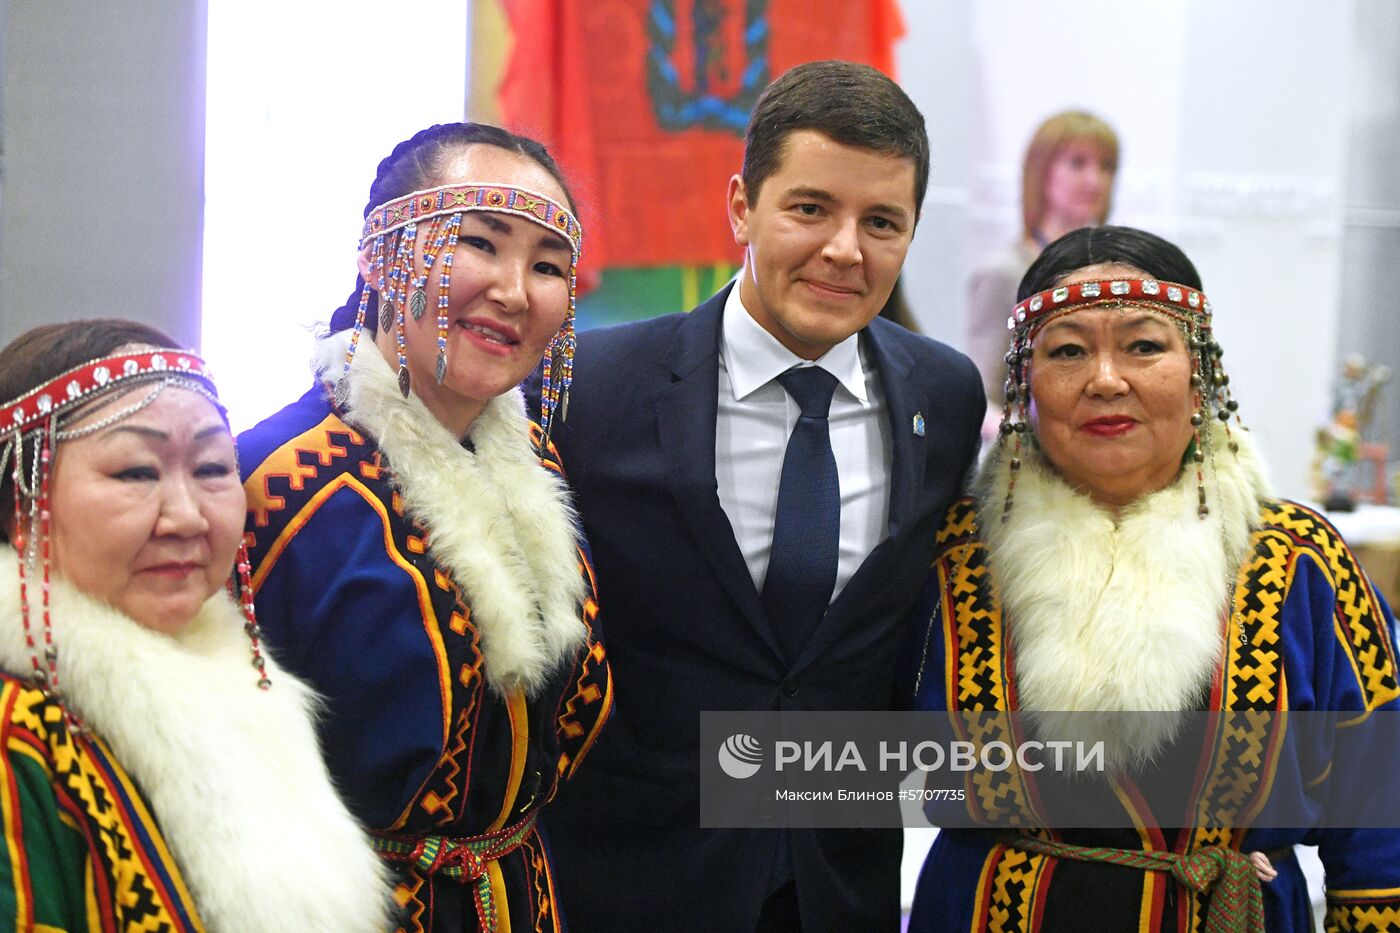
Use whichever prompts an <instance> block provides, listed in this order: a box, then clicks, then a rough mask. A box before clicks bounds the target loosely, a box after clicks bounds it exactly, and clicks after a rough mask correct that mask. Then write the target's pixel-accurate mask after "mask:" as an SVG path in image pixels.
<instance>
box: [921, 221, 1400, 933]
mask: <svg viewBox="0 0 1400 933" xmlns="http://www.w3.org/2000/svg"><path fill="white" fill-rule="evenodd" d="M1007 314H1008V315H1009V318H1007V319H1006V324H1007V327H1008V329H1009V333H1010V347H1009V352H1008V353H1007V354H1006V390H1007V391H1006V402H1005V404H1004V407H1003V410H1002V412H1003V413H1002V421H1001V428H1000V440H999V441H998V442H997V446H996V447H995V448H994V449H993V451H992V453H991V455H990V457H989V458H988V460H987V462H986V463H985V464H984V466H983V468H982V471H981V475H980V476H979V478H978V480H977V483H976V487H975V495H974V496H972V497H969V498H967V499H964V500H962V501H959V502H957V503H954V505H953V507H952V508H951V509H950V510H949V512H948V514H947V516H946V518H945V520H944V524H943V527H942V529H941V530H940V531H939V533H938V546H937V550H936V551H935V557H934V563H933V568H932V571H931V573H930V576H929V578H928V584H927V586H926V589H925V593H924V599H923V603H922V612H923V618H924V619H925V620H927V621H926V623H925V625H924V627H923V628H922V630H921V631H920V632H919V639H920V641H919V649H918V650H917V651H916V652H914V654H916V655H917V656H919V663H920V667H919V671H918V674H917V675H915V676H913V677H911V680H912V681H913V686H914V691H915V704H914V705H915V706H917V707H918V708H922V709H928V710H939V711H947V712H948V713H949V714H958V715H956V716H953V717H950V718H952V719H953V720H954V721H955V722H958V723H966V722H975V721H979V717H982V714H986V713H994V714H999V713H1009V712H1021V713H1025V714H1026V715H1025V716H1023V717H1022V718H1021V719H1020V721H1019V722H1020V724H1023V725H1024V726H1025V728H1027V729H1028V730H1030V731H1031V732H1033V733H1035V737H1036V738H1040V739H1044V740H1045V741H1046V742H1047V743H1048V742H1049V741H1050V740H1052V739H1055V738H1063V737H1065V735H1066V734H1067V736H1068V737H1069V738H1074V737H1076V736H1079V735H1088V736H1090V737H1091V738H1095V739H1100V740H1103V741H1104V743H1105V746H1106V756H1105V757H1106V758H1107V768H1106V769H1105V773H1104V774H1102V775H1100V774H1092V773H1089V774H1074V775H1072V776H1070V777H1068V778H1063V779H1058V778H1057V776H1056V775H1055V774H1054V770H1053V769H1052V768H1044V769H1043V773H1039V772H1037V770H1036V768H1035V766H1034V764H1031V765H1026V766H1025V767H1022V764H1023V763H1022V762H1020V761H1018V762H1017V764H1016V765H1015V766H1013V767H1009V768H1007V769H1006V770H1004V771H1001V772H996V773H992V772H990V771H988V770H983V771H981V772H978V773H975V774H974V775H972V776H970V777H969V779H968V781H967V783H966V784H965V785H964V793H965V799H966V800H967V801H968V802H969V803H968V810H969V812H970V813H971V816H972V818H973V819H972V822H973V823H974V824H975V825H976V826H978V827H979V828H954V829H945V830H943V831H941V832H940V833H939V836H938V839H937V841H936V842H935V844H934V847H933V850H932V851H931V852H930V853H929V856H928V859H927V861H926V862H925V863H924V870H923V873H922V876H921V878H920V882H919V887H918V891H917V894H916V897H915V903H914V911H913V916H912V918H911V923H910V929H911V930H913V931H920V933H935V931H938V933H941V931H945V930H960V931H973V933H981V931H990V930H1005V931H1023V933H1030V931H1032V930H1034V931H1037V933H1057V931H1075V933H1077V931H1083V930H1094V931H1096V933H1115V931H1134V933H1136V931H1142V930H1151V931H1183V933H1195V931H1200V930H1204V931H1207V933H1224V931H1235V930H1237V931H1241V933H1243V931H1258V930H1261V929H1267V930H1269V931H1271V933H1287V931H1293V930H1311V929H1312V906H1311V904H1310V902H1309V897H1308V891H1307V885H1306V883H1305V881H1304V877H1303V872H1302V869H1301V868H1300V865H1299V862H1298V860H1297V858H1296V857H1295V856H1294V853H1293V847H1294V845H1295V844H1305V845H1313V846H1317V847H1318V853H1319V856H1320V858H1321V860H1322V863H1323V866H1324V868H1325V869H1326V872H1327V902H1328V903H1327V911H1328V926H1327V928H1328V929H1329V930H1332V929H1336V930H1363V929H1364V930H1397V929H1400V832H1397V831H1396V830H1393V829H1387V828H1377V827H1383V826H1385V825H1386V821H1387V819H1389V818H1390V817H1388V816H1387V814H1384V813H1379V814H1378V813H1376V812H1375V811H1374V810H1371V811H1366V810H1364V805H1365V804H1366V803H1367V801H1368V797H1369V796H1370V795H1373V794H1375V795H1379V794H1381V793H1383V791H1380V790H1378V789H1376V787H1375V785H1376V784H1377V781H1378V780H1381V781H1384V780H1385V775H1384V774H1378V773H1377V772H1378V770H1379V769H1378V768H1377V767H1376V757H1375V756H1376V755H1377V752H1378V750H1377V749H1374V748H1372V749H1368V748H1367V747H1366V744H1365V743H1366V742H1367V741H1368V737H1369V736H1373V735H1374V733H1372V732H1367V731H1366V730H1363V729H1358V728H1345V729H1344V728H1342V726H1343V725H1345V726H1348V727H1355V726H1358V725H1359V724H1361V723H1363V722H1367V721H1370V723H1371V725H1370V726H1369V727H1368V728H1377V727H1379V726H1380V725H1381V724H1383V722H1384V721H1385V720H1386V716H1383V715H1381V714H1380V713H1381V712H1382V711H1384V712H1385V713H1387V714H1389V715H1391V716H1392V717H1393V715H1394V713H1395V712H1396V711H1397V710H1400V683H1397V679H1396V674H1397V669H1396V652H1395V642H1394V635H1393V632H1394V618H1393V617H1392V616H1391V613H1390V610H1389V608H1388V607H1387V606H1386V605H1385V602H1384V600H1383V599H1382V598H1381V597H1380V596H1379V595H1378V594H1377V593H1376V592H1375V590H1374V588H1373V587H1372V586H1371V583H1370V581H1369V580H1368V579H1367V578H1366V575H1365V573H1364V571H1363V570H1362V569H1361V566H1360V565H1359V564H1358V563H1357V561H1356V558H1355V557H1354V556H1353V555H1352V553H1351V552H1350V551H1349V550H1348V548H1347V546H1346V544H1345V542H1343V541H1342V539H1341V538H1340V537H1339V536H1338V535H1337V533H1336V531H1335V530H1334V529H1333V528H1332V527H1331V526H1330V525H1329V524H1328V523H1327V520H1326V518H1325V517H1323V516H1322V515H1320V514H1318V513H1317V512H1315V511H1313V510H1311V509H1309V508H1307V507H1306V506H1303V505H1300V504H1297V503H1293V502H1287V501H1282V500H1279V499H1278V498H1277V497H1276V496H1275V495H1274V494H1273V492H1272V491H1271V489H1270V484H1269V482H1268V479H1267V476H1266V471H1265V468H1264V463H1263V458H1262V457H1261V455H1260V454H1259V452H1258V450H1257V449H1256V447H1255V445H1254V444H1253V443H1252V441H1251V438H1250V433H1249V432H1248V431H1246V430H1244V429H1243V426H1242V425H1241V424H1240V423H1239V417H1238V407H1239V406H1238V403H1237V402H1236V400H1235V398H1234V396H1233V394H1232V391H1231V387H1230V381H1229V378H1228V376H1227V375H1226V373H1225V370H1224V367H1223V365H1222V354H1223V352H1224V351H1223V350H1222V348H1221V346H1220V344H1219V343H1218V342H1217V340H1216V338H1215V336H1214V329H1213V317H1214V311H1213V309H1212V307H1211V305H1210V302H1209V301H1207V300H1206V297H1205V295H1204V294H1203V293H1202V290H1201V281H1200V276H1199V275H1198V273H1197V271H1196V268H1195V266H1194V265H1193V264H1192V263H1191V261H1190V260H1189V259H1188V258H1187V257H1186V256H1185V254H1183V253H1182V251H1181V250H1180V249H1178V248H1177V247H1175V246H1173V245H1172V244H1171V243H1168V242H1166V241H1165V240H1163V239H1161V238H1160V237H1157V236H1154V235H1152V234H1150V233H1145V232H1143V231H1141V230H1134V229H1131V228H1127V227H1115V226H1103V227H1090V228H1083V229H1080V230H1076V231H1074V232H1072V233H1068V234H1066V235H1065V236H1063V237H1061V238H1060V239H1058V240H1056V241H1055V242H1053V243H1051V244H1050V245H1049V246H1047V247H1046V249H1045V251H1044V252H1043V253H1042V254H1041V255H1040V257H1039V258H1038V259H1037V260H1036V261H1035V263H1034V264H1033V265H1032V266H1031V267H1030V270H1029V271H1028V272H1027V273H1026V276H1025V278H1024V279H1023V280H1022V282H1021V285H1020V294H1019V297H1018V299H1017V303H1016V304H1015V305H1013V306H1012V307H1011V308H1008V309H1007ZM1322 711H1329V713H1330V712H1335V715H1333V716H1332V717H1331V719H1330V720H1329V721H1328V724H1327V725H1326V727H1325V728H1320V727H1318V726H1317V725H1316V723H1317V720H1318V719H1319V718H1322V717H1324V716H1326V715H1328V714H1327V713H1324V712H1322ZM1190 712H1198V713H1200V714H1201V715H1199V716H1191V715H1186V714H1187V713H1190ZM1284 713H1289V714H1294V715H1292V716H1291V717H1288V718H1285V717H1283V716H1282V714H1284ZM1207 714H1210V715H1207ZM1214 714H1221V715H1214ZM1225 714H1228V715H1225ZM1373 714H1374V715H1373ZM1004 718H1005V717H1003V719H1002V720H996V721H1004ZM993 719H994V717H985V718H981V719H980V721H981V722H983V723H985V722H988V721H992V720H993ZM1285 725H1286V726H1287V727H1288V728H1287V729H1285V728H1283V727H1284V726H1285ZM1308 725H1311V731H1307V730H1306V729H1305V726H1308ZM1270 728H1273V729H1274V731H1273V732H1269V731H1268V729H1270ZM1057 729H1060V730H1062V731H1060V732H1057V731H1056V730H1057ZM1063 730H1067V733H1066V732H1065V731H1063ZM998 734H1000V733H998ZM1012 740H1013V741H1015V739H1014V738H1013V739H1012ZM1382 767H1384V764H1382ZM1350 803H1356V804H1357V806H1354V807H1351V808H1350V811H1349V812H1348V811H1346V810H1344V809H1343V808H1342V804H1350ZM959 807H960V808H961V807H962V805H961V804H960V805H959ZM1389 813H1390V814H1393V813H1394V809H1393V808H1392V809H1391V810H1390V811H1389ZM961 815H962V816H966V815H967V814H966V813H964V814H961ZM944 822H951V820H945V821H944ZM963 825H964V826H966V825H967V824H966V823H964V824H963ZM980 827H985V828H980Z"/></svg>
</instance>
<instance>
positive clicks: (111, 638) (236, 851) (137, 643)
mask: <svg viewBox="0 0 1400 933" xmlns="http://www.w3.org/2000/svg"><path fill="white" fill-rule="evenodd" d="M4 552H5V553H3V554H0V667H3V668H4V669H5V670H7V671H10V672H12V673H15V672H24V671H27V670H29V667H30V659H29V653H28V649H27V648H26V647H25V640H24V633H23V631H22V624H21V621H20V617H19V593H18V590H19V586H18V582H17V568H16V557H15V555H14V554H13V552H11V551H10V549H9V548H5V549H4ZM52 606H53V609H52V617H53V625H54V633H55V634H54V637H55V639H56V641H57V642H58V645H59V650H60V660H59V674H60V676H61V678H62V684H63V688H64V694H65V696H66V697H67V700H66V702H67V703H69V704H71V706H72V708H73V710H74V711H75V712H76V713H77V714H78V716H80V717H81V718H82V719H83V721H84V722H85V723H86V725H87V726H88V727H89V728H91V729H92V730H94V731H95V732H96V733H97V734H98V735H100V736H101V737H102V738H103V739H104V740H106V742H107V744H108V745H109V746H110V748H111V749H112V751H113V753H114V754H115V755H116V758H117V760H118V761H119V762H121V765H122V767H123V768H125V769H126V771H127V773H129V774H130V775H131V776H132V778H133V779H135V781H136V783H137V784H138V785H139V786H140V788H141V791H142V794H143V796H144V797H145V800H146V802H147V803H148V804H149V805H150V808H151V810H152V812H153V813H154V814H155V818H156V821H157V823H158V824H159V825H160V828H161V832H162V833H163V834H164V836H165V839H166V842H167V843H169V845H170V851H171V854H172V855H173V856H174V857H175V861H176V863H177V864H178V865H179V866H180V870H181V871H182V873H183V874H184V876H185V880H186V882H187V883H188V885H189V889H190V893H191V894H192V895H193V897H194V901H195V904H196V905H197V907H198V910H199V912H200V915H201V917H202V918H203V919H204V922H205V925H206V926H207V927H208V928H209V929H211V930H270V931H286V933H293V931H302V930H346V931H364V933H370V931H375V930H380V929H383V928H384V924H385V923H386V922H387V919H388V916H389V910H390V909H391V907H392V902H391V900H390V897H389V886H388V882H387V878H386V873H385V871H384V868H383V866H382V864H381V862H380V860H379V857H378V856H377V855H375V854H374V852H373V851H372V850H371V849H370V846H369V842H368V840H367V839H366V837H365V835H364V834H363V833H362V832H361V831H360V829H359V827H358V826H357V825H356V824H355V821H354V819H353V818H352V817H351V816H350V814H349V812H348V811H347V810H346V809H345V806H344V804H342V803H341V801H340V798H339V797H338V796H337V795H336V793H335V790H334V788H333V787H332V786H331V779H330V775H329V774H328V773H327V771H326V768H325V765H324V764H323V763H322V761H321V754H320V748H319V746H318V744H317V740H316V732H315V728H314V726H313V714H314V709H315V705H316V703H315V698H314V696H313V695H312V694H311V692H310V691H309V690H308V689H307V688H306V687H305V686H304V685H303V684H301V683H300V682H299V681H298V680H297V679H296V678H294V677H293V676H292V675H290V674H288V673H286V672H284V671H282V670H280V669H279V668H277V666H276V665H275V663H273V661H272V659H270V658H269V659H268V665H267V670H268V677H270V678H271V680H272V688H271V689H270V690H267V691H263V690H259V689H258V688H257V685H256V680H257V672H256V671H255V670H254V669H253V667H252V666H251V665H250V663H249V660H250V654H249V648H248V639H247V637H246V636H245V635H244V632H243V617H242V616H241V615H240V614H239V612H238V609H237V607H236V606H234V604H233V603H232V602H231V601H230V600H229V599H228V597H227V596H226V594H224V593H222V592H220V593H216V594H215V595H214V596H213V597H212V598H210V600H209V601H208V602H207V603H205V605H204V608H203V609H202V610H201V611H200V613H199V614H198V615H197V616H196V617H195V619H194V621H193V622H191V623H190V624H189V626H187V627H186V628H185V629H184V631H182V632H180V633H179V634H178V635H176V636H173V637H172V636H169V635H162V634H160V633H158V632H152V631H150V630H149V629H145V628H143V627H141V626H140V625H138V624H137V623H136V622H134V621H132V620H131V619H130V618H128V617H127V616H125V615H123V614H121V613H120V612H118V611H117V610H115V609H113V608H112V607H110V606H108V605H106V604H104V603H100V602H98V601H96V600H94V599H92V598H91V597H89V596H87V595H86V594H84V593H81V592H79V591H77V590H75V589H74V588H73V587H71V586H69V585H67V584H66V583H65V582H64V581H63V580H62V579H57V580H55V581H54V583H53V585H52Z"/></svg>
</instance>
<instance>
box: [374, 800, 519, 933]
mask: <svg viewBox="0 0 1400 933" xmlns="http://www.w3.org/2000/svg"><path fill="white" fill-rule="evenodd" d="M538 813H539V811H538V810H535V811H533V812H531V813H529V814H528V815H526V816H525V817H523V818H522V819H521V820H520V822H518V823H516V824H515V825H514V826H507V827H506V828H505V829H498V830H496V832H494V833H487V834H485V835H482V836H394V835H388V834H384V835H375V836H372V837H371V838H370V843H371V845H372V846H373V847H374V851H375V852H378V853H379V857H380V858H382V859H384V860H385V861H386V862H395V863H398V864H403V865H411V866H413V867H414V868H416V869H418V871H419V872H421V873H422V874H423V875H432V874H440V875H446V876H447V877H449V878H451V879H452V880H454V881H458V882H461V883H462V884H467V883H469V882H471V883H473V884H474V888H473V891H472V897H473V899H474V900H475V901H476V916H477V919H478V921H479V922H478V927H479V929H480V933H495V930H496V902H495V899H494V898H493V897H492V896H491V878H490V876H489V875H488V874H487V872H486V865H487V863H488V862H493V861H496V860H497V859H500V858H503V857H505V856H507V855H509V854H510V853H512V852H514V851H515V850H516V849H518V848H520V846H521V843H523V842H524V841H525V837H526V836H528V835H529V834H530V830H532V829H534V828H535V817H536V816H537V815H538Z"/></svg>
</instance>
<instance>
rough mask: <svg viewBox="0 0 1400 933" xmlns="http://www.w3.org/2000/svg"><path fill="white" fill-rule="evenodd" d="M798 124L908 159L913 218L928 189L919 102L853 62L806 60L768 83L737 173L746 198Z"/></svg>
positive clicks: (753, 195) (754, 196)
mask: <svg viewBox="0 0 1400 933" xmlns="http://www.w3.org/2000/svg"><path fill="white" fill-rule="evenodd" d="M796 130H815V131H816V132H818V133H822V134H824V135H826V136H829V137H831V138H832V139H833V140H835V141H836V142H838V143H841V144H842V145H845V146H860V147H861V148H864V149H873V150H875V151H876V152H881V153H885V154H887V155H895V156H901V157H903V158H907V159H911V160H912V161H913V162H914V216H915V218H916V219H917V218H918V216H919V212H920V210H921V209H922V207H923V203H924V192H925V191H926V190H927V189H928V132H927V131H926V130H925V129H924V115H923V114H921V113H919V108H918V107H915V106H914V102H913V101H912V100H910V99H909V95H907V94H905V93H904V91H903V90H902V89H901V88H900V86H899V85H898V84H895V83H894V81H892V80H891V79H890V78H889V77H888V76H887V75H885V74H884V73H882V72H881V71H879V70H878V69H875V68H872V67H870V66H869V65H860V64H857V63H855V62H843V61H822V62H808V63H807V64H805V65H798V66H797V67H795V68H792V69H789V70H788V71H785V72H784V73H783V74H782V76H781V77H779V78H778V80H776V81H774V82H773V83H772V84H770V85H768V88H767V89H766V90H765V91H764V92H763V95H762V96H761V97H759V99H758V103H757V104H755V105H754V109H753V115H752V116H751V117H750V118H749V129H748V133H747V135H746V136H745V138H744V168H743V179H744V188H745V189H746V190H747V192H748V197H749V200H750V201H751V202H754V201H757V200H758V193H759V189H760V188H761V187H762V186H763V182H764V181H766V180H767V179H768V177H769V176H770V175H772V174H773V173H774V172H776V171H777V170H778V167H779V166H780V165H781V164H782V160H783V155H784V146H785V145H786V143H787V137H788V135H789V134H790V133H792V132H794V131H796Z"/></svg>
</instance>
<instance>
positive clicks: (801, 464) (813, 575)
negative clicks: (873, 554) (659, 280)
mask: <svg viewBox="0 0 1400 933" xmlns="http://www.w3.org/2000/svg"><path fill="white" fill-rule="evenodd" d="M778 382H780V383H782V386H783V388H784V389H786V390H787V393H788V395H791V396H792V399H793V401H795V402H796V403H797V406H798V407H799V408H800V409H802V415H801V417H799V418H798V419H797V424H796V425H794V426H793V429H792V435H791V436H790V437H789V438H788V444H787V451H786V452H785V453H784V454H783V474H782V479H781V480H780V481H779V483H778V515H777V519H776V520H775V521H774V522H773V550H772V553H771V554H770V555H769V558H768V575H767V577H765V578H764V581H763V608H764V611H765V612H767V613H768V620H769V621H770V622H772V623H773V627H774V629H775V630H776V632H777V635H778V644H779V646H780V647H781V648H782V650H783V655H784V657H785V658H786V660H787V661H788V663H792V662H793V661H795V660H797V655H798V654H799V653H800V652H801V650H802V648H803V646H804V645H806V644H807V639H808V638H809V637H810V636H811V634H812V632H813V631H814V630H815V629H816V627H817V623H819V622H820V621H821V620H822V616H824V615H825V614H826V607H827V605H828V604H829V603H830V602H831V593H832V591H833V590H834V589H835V588H836V560H837V546H838V545H839V544H840V541H841V486H840V483H839V482H838V480H837V475H836V455H835V454H833V453H832V452H831V426H830V423H829V422H828V421H827V414H828V413H829V412H830V410H831V395H832V393H833V392H834V391H835V390H836V377H835V376H833V375H831V373H829V372H827V371H826V370H824V369H821V368H820V367H817V366H809V367H803V368H801V369H792V370H788V371H787V372H785V373H783V374H782V375H781V376H779V377H778Z"/></svg>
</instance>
